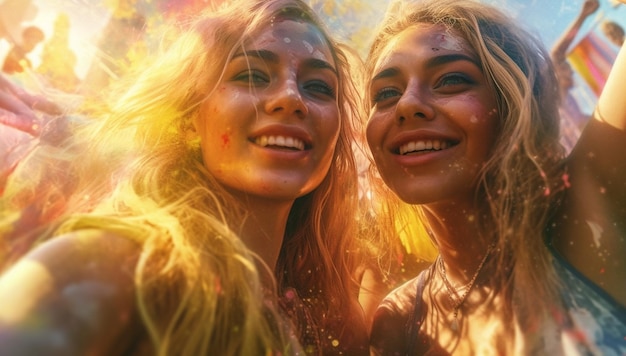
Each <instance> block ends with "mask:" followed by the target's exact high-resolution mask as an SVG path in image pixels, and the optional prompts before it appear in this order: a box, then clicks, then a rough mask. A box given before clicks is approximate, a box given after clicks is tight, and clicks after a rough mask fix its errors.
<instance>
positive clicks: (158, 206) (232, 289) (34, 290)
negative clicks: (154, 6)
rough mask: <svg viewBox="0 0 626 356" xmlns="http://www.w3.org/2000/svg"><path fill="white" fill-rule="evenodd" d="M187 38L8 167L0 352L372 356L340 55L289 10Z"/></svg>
mask: <svg viewBox="0 0 626 356" xmlns="http://www.w3.org/2000/svg"><path fill="white" fill-rule="evenodd" d="M183 27H185V28H183V31H181V32H180V33H176V34H175V35H174V36H169V37H168V38H173V39H174V42H173V44H172V45H171V46H169V47H168V48H167V50H166V51H164V52H163V53H161V54H159V55H156V56H154V57H153V59H154V60H153V64H152V65H151V66H149V67H147V68H145V69H144V70H142V72H141V74H140V75H138V76H137V77H132V79H130V80H126V81H124V82H123V84H122V85H121V87H122V86H124V85H125V86H127V88H124V89H125V90H124V91H123V92H118V93H119V94H118V95H119V96H118V97H115V98H114V99H115V100H113V101H112V104H111V106H110V108H109V110H108V112H107V113H106V115H103V116H102V118H101V119H100V118H99V117H100V116H96V118H94V119H92V120H91V121H89V122H87V123H84V124H80V125H77V128H76V130H75V133H74V136H73V138H72V141H73V142H72V143H67V144H65V145H61V146H60V147H54V148H53V147H44V146H42V147H40V148H38V150H37V151H36V152H34V153H33V154H32V155H31V156H30V157H29V158H28V159H26V160H24V162H22V163H21V164H20V166H19V167H18V169H17V170H16V171H15V172H14V173H13V174H12V176H11V180H10V181H9V183H8V184H7V188H6V191H5V193H4V196H3V197H2V201H1V205H0V209H2V219H3V220H2V226H1V230H0V231H1V232H2V235H3V240H2V243H3V245H2V250H0V251H1V252H2V253H3V255H2V257H3V260H4V261H8V262H7V263H6V269H5V271H4V272H3V274H2V276H1V277H0V327H1V331H0V339H1V340H2V349H3V351H5V352H7V351H8V352H9V353H11V354H29V353H30V354H33V353H35V354H36V353H39V351H41V350H44V351H41V352H43V353H45V354H87V353H88V354H105V355H111V354H121V353H124V354H144V353H145V354H158V355H170V354H176V355H178V354H180V355H194V356H195V355H206V354H212V355H231V354H241V355H258V354H302V353H306V354H339V353H343V354H350V355H356V354H367V353H368V345H367V331H366V330H367V329H366V325H365V322H364V316H363V311H362V309H361V308H360V306H359V305H358V303H357V292H358V286H357V284H356V283H355V281H354V272H355V270H356V266H357V265H358V263H359V260H358V258H357V255H356V254H355V253H356V251H357V247H356V240H355V238H354V237H355V235H356V233H355V231H356V229H355V221H354V219H353V216H352V215H351V214H353V213H354V212H355V211H356V206H357V205H356V197H357V192H356V189H357V179H356V178H357V176H356V168H355V162H354V157H353V152H352V144H353V142H354V137H353V135H354V132H355V129H356V125H357V121H356V120H355V119H356V118H358V116H357V115H355V114H356V113H357V109H358V106H357V105H356V104H355V102H354V100H353V97H354V95H355V94H354V87H353V85H352V84H351V81H350V77H349V75H348V72H347V70H348V62H349V56H348V55H347V54H346V52H344V51H343V50H342V46H340V45H338V44H337V43H336V42H334V41H333V40H332V39H331V38H330V37H329V35H328V34H327V33H326V32H325V30H324V28H323V26H322V24H321V23H320V21H319V20H318V19H317V17H316V16H315V14H314V13H313V11H312V10H311V9H310V8H309V7H308V6H307V5H306V4H305V3H303V2H301V1H299V0H270V1H266V0H263V1H261V0H259V1H250V0H245V1H227V2H225V4H222V5H219V6H216V8H215V9H210V10H207V11H206V12H204V13H203V14H201V15H200V16H199V18H198V19H197V20H196V21H195V22H193V23H191V24H189V25H186V26H183ZM39 167H47V168H49V169H51V170H48V171H46V170H45V169H44V168H39ZM26 252H27V254H25V255H24V253H26ZM18 258H19V259H18ZM16 260H17V261H16Z"/></svg>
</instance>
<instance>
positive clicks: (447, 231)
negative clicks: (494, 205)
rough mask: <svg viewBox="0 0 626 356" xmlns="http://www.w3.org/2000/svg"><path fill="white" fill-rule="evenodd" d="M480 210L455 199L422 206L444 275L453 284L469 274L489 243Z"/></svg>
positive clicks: (473, 270) (468, 277)
mask: <svg viewBox="0 0 626 356" xmlns="http://www.w3.org/2000/svg"><path fill="white" fill-rule="evenodd" d="M483 211H484V209H481V208H480V207H479V206H477V205H475V204H459V203H456V202H455V203H438V204H437V205H429V206H428V207H427V209H426V216H427V218H428V221H429V225H430V227H431V233H432V235H433V237H434V239H435V242H436V244H437V249H438V250H439V254H440V256H441V258H442V259H443V262H444V264H445V268H446V270H447V276H448V278H449V279H450V280H451V281H454V282H455V283H454V284H458V285H463V284H466V283H467V282H468V281H469V280H470V279H471V278H472V275H473V274H474V272H475V271H476V269H478V267H479V265H480V264H481V261H482V260H483V258H484V256H485V255H486V254H487V250H488V249H489V245H490V244H491V241H490V240H489V237H488V236H486V235H485V234H484V233H483V231H484V227H481V226H480V224H479V220H480V216H481V214H483Z"/></svg>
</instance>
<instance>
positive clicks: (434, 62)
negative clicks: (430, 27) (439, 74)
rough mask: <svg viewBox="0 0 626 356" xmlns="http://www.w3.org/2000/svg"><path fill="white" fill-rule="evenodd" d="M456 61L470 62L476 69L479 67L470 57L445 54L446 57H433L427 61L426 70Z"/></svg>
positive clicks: (458, 54)
mask: <svg viewBox="0 0 626 356" xmlns="http://www.w3.org/2000/svg"><path fill="white" fill-rule="evenodd" d="M456 61H468V62H472V63H474V64H475V65H476V66H477V67H479V68H480V65H479V64H478V62H477V61H476V60H475V59H474V58H472V57H470V56H468V55H466V54H460V53H455V54H446V55H443V56H437V57H433V58H431V59H429V60H428V61H427V62H426V68H432V67H436V66H440V65H442V64H446V63H451V62H456Z"/></svg>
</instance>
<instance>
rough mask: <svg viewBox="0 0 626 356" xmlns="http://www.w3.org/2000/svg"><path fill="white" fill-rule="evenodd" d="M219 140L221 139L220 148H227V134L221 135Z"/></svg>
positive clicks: (228, 141) (228, 138)
mask: <svg viewBox="0 0 626 356" xmlns="http://www.w3.org/2000/svg"><path fill="white" fill-rule="evenodd" d="M221 138H222V147H226V146H228V144H229V143H230V137H229V136H228V134H222V136H221Z"/></svg>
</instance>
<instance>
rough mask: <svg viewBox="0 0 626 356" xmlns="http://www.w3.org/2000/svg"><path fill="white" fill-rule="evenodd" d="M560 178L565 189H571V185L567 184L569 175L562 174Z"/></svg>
mask: <svg viewBox="0 0 626 356" xmlns="http://www.w3.org/2000/svg"><path fill="white" fill-rule="evenodd" d="M561 178H562V179H563V184H565V188H569V187H571V186H572V185H571V184H570V182H569V174H567V173H564V174H563V177H561Z"/></svg>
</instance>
